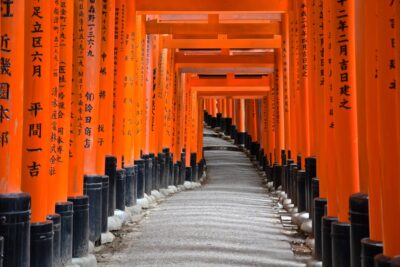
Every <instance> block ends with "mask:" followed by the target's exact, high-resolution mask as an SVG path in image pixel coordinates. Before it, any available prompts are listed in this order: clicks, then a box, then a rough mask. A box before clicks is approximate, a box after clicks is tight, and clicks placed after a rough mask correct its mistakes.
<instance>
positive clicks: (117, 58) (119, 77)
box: [112, 0, 126, 169]
mask: <svg viewBox="0 0 400 267" xmlns="http://www.w3.org/2000/svg"><path fill="white" fill-rule="evenodd" d="M125 19H126V3H125V0H116V2H115V24H114V26H115V28H114V86H113V99H114V101H113V108H114V113H113V147H112V151H113V155H114V156H116V157H117V168H118V169H121V168H122V161H123V155H124V141H125V140H124V129H123V117H124V107H125V105H124V100H125V90H124V79H125V39H124V38H125Z"/></svg>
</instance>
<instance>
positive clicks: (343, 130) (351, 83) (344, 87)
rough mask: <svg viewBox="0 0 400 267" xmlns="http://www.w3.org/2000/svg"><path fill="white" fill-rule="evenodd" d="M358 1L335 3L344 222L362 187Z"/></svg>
mask: <svg viewBox="0 0 400 267" xmlns="http://www.w3.org/2000/svg"><path fill="white" fill-rule="evenodd" d="M354 5H355V1H354V0H334V1H333V3H332V11H333V12H332V18H333V20H332V28H333V39H332V70H333V77H332V79H333V97H334V98H336V99H337V102H336V103H335V105H334V112H335V130H334V136H335V142H336V154H337V157H336V159H337V167H338V171H339V173H338V174H339V176H338V177H337V180H338V185H339V189H340V190H338V201H339V213H338V218H339V221H340V222H348V211H349V196H350V195H351V194H352V193H355V192H358V190H359V173H358V147H357V146H358V142H357V101H356V99H357V88H356V66H355V64H356V62H355V27H354V23H355V13H354V12H355V10H354V8H355V6H354ZM343 155H347V156H346V157H345V158H344V157H343Z"/></svg>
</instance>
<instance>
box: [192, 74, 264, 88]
mask: <svg viewBox="0 0 400 267" xmlns="http://www.w3.org/2000/svg"><path fill="white" fill-rule="evenodd" d="M269 80H270V79H269V77H266V76H264V77H262V78H234V79H231V78H205V79H204V78H198V77H195V78H192V79H191V81H190V85H191V86H192V87H193V88H197V90H198V91H204V90H206V91H207V90H209V89H208V88H215V89H216V88H225V87H229V88H231V90H235V91H238V90H243V88H247V89H246V90H250V91H257V90H266V88H267V87H269Z"/></svg>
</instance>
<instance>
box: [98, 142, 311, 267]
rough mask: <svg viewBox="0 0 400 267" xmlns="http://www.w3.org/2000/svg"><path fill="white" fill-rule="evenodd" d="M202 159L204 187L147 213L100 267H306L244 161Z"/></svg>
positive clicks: (239, 156) (209, 154)
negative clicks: (206, 167)
mask: <svg viewBox="0 0 400 267" xmlns="http://www.w3.org/2000/svg"><path fill="white" fill-rule="evenodd" d="M204 142H205V146H207V145H213V146H214V145H221V146H225V145H231V144H230V143H228V142H227V141H224V140H222V139H220V138H215V137H205V138H204ZM205 157H206V160H207V166H208V183H207V184H206V185H205V186H204V187H203V188H202V189H198V190H194V191H185V192H181V193H179V194H176V195H175V196H173V197H171V198H170V199H168V200H167V201H165V202H164V203H162V204H161V205H159V206H157V207H156V208H154V209H153V210H151V212H150V214H149V216H148V217H146V219H144V220H143V221H142V222H141V224H140V226H139V230H138V231H137V232H134V233H132V234H130V235H127V236H126V237H125V238H124V241H123V242H124V243H125V244H124V246H122V247H121V249H120V250H119V251H118V252H117V253H115V254H113V255H112V256H111V257H110V258H109V259H108V263H107V264H106V265H104V266H152V267H154V266H185V267H186V266H187V267H189V266H282V267H290V266H305V265H304V264H303V263H300V262H299V261H298V260H296V258H295V256H294V255H293V252H292V251H291V247H290V244H289V237H288V236H287V235H285V234H284V231H283V227H282V225H281V223H280V220H279V216H278V214H277V212H276V209H274V205H275V204H274V203H273V201H272V199H270V198H269V197H268V195H267V194H266V193H265V189H264V188H263V186H262V184H261V180H262V179H261V178H260V176H259V175H258V173H257V171H256V169H255V168H254V167H253V165H252V164H251V162H250V160H249V159H248V158H247V157H246V155H245V154H244V153H243V152H237V151H218V150H211V151H206V152H205Z"/></svg>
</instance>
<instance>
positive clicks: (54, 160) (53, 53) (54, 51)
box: [47, 0, 62, 214]
mask: <svg viewBox="0 0 400 267" xmlns="http://www.w3.org/2000/svg"><path fill="white" fill-rule="evenodd" d="M50 12H51V31H50V34H51V36H50V42H51V44H50V47H51V50H50V69H51V76H50V77H51V78H50V88H51V95H50V109H51V112H50V151H49V152H50V157H49V181H48V189H49V190H48V192H47V194H48V196H47V202H48V205H47V212H48V214H54V211H55V203H56V201H57V198H58V197H57V191H59V190H54V189H55V188H57V187H59V186H62V183H60V169H59V167H60V165H59V164H58V162H59V161H61V159H60V158H58V152H57V133H58V115H59V112H58V111H59V107H58V96H59V81H60V76H59V69H60V2H59V1H58V0H52V1H50Z"/></svg>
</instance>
